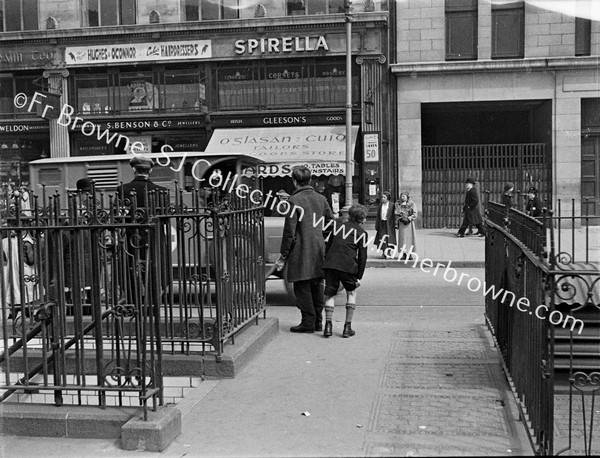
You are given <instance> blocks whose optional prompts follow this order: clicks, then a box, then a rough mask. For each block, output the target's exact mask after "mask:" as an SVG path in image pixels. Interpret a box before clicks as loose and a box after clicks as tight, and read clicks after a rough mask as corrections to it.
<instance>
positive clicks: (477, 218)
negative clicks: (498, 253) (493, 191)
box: [456, 178, 485, 237]
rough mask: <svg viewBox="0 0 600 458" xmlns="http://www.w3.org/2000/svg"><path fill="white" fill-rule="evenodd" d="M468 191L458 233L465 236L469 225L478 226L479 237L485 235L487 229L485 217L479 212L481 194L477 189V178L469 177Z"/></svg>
mask: <svg viewBox="0 0 600 458" xmlns="http://www.w3.org/2000/svg"><path fill="white" fill-rule="evenodd" d="M466 183H467V193H466V194H465V204H464V205H463V213H464V214H465V216H464V218H463V222H462V224H461V226H460V229H458V232H457V233H456V236H457V237H464V236H465V231H466V230H467V227H469V226H475V227H476V228H477V234H475V235H478V236H479V237H485V229H484V228H483V218H482V217H481V213H480V212H479V195H478V194H477V189H475V180H473V179H472V178H467V180H466Z"/></svg>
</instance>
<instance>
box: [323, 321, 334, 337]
mask: <svg viewBox="0 0 600 458" xmlns="http://www.w3.org/2000/svg"><path fill="white" fill-rule="evenodd" d="M323 335H324V336H325V337H329V336H331V335H333V324H332V323H331V321H329V320H327V321H325V330H324V331H323Z"/></svg>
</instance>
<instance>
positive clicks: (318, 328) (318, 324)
mask: <svg viewBox="0 0 600 458" xmlns="http://www.w3.org/2000/svg"><path fill="white" fill-rule="evenodd" d="M322 330H323V321H315V331H322Z"/></svg>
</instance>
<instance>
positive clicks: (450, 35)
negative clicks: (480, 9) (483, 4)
mask: <svg viewBox="0 0 600 458" xmlns="http://www.w3.org/2000/svg"><path fill="white" fill-rule="evenodd" d="M445 10H446V60H472V59H477V0H446V4H445Z"/></svg>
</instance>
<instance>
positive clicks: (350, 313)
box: [346, 303, 356, 323]
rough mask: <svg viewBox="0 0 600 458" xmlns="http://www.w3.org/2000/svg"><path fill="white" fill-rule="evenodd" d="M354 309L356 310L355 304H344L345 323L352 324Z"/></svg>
mask: <svg viewBox="0 0 600 458" xmlns="http://www.w3.org/2000/svg"><path fill="white" fill-rule="evenodd" d="M354 309H356V304H351V303H347V304H346V323H351V322H352V318H353V317H354Z"/></svg>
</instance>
